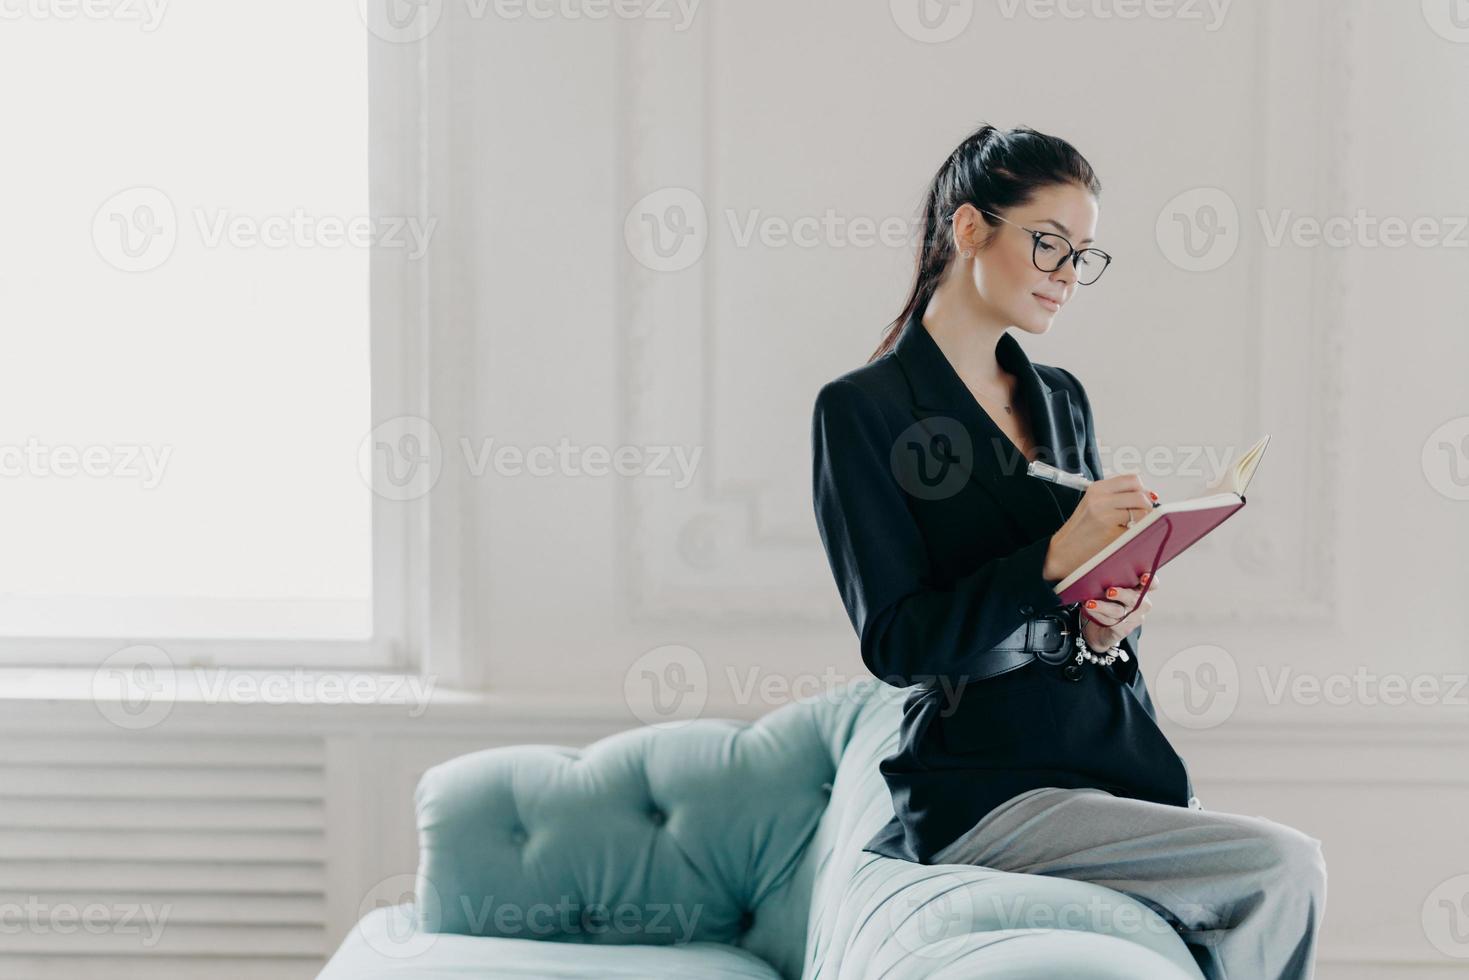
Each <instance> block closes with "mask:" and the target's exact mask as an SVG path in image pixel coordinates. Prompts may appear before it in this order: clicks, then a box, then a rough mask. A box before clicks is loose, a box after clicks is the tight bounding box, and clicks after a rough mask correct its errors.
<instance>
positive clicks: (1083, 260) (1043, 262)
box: [977, 209, 1112, 286]
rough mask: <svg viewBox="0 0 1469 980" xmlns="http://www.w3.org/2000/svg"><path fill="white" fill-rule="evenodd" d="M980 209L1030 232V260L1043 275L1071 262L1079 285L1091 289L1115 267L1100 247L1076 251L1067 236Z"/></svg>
mask: <svg viewBox="0 0 1469 980" xmlns="http://www.w3.org/2000/svg"><path fill="white" fill-rule="evenodd" d="M977 210H979V211H980V213H981V214H987V215H989V216H990V217H991V218H998V219H999V220H1000V221H1003V222H1005V224H1007V225H1015V227H1016V228H1019V229H1020V230H1021V231H1028V232H1030V237H1031V239H1032V242H1033V244H1032V245H1031V249H1030V261H1032V262H1034V263H1035V267H1036V268H1037V269H1039V270H1041V271H1042V272H1055V271H1056V270H1057V269H1059V268H1061V266H1063V265H1065V264H1066V261H1067V260H1068V259H1069V260H1070V261H1071V264H1072V268H1074V269H1075V270H1076V284H1077V285H1078V286H1090V285H1091V284H1092V283H1094V282H1096V281H1097V280H1098V279H1100V278H1102V273H1104V272H1106V271H1107V266H1109V265H1111V264H1112V256H1110V255H1108V254H1107V253H1106V252H1104V251H1102V250H1101V249H1099V248H1083V249H1077V248H1073V247H1072V245H1071V242H1070V241H1069V240H1068V239H1067V238H1066V237H1065V236H1064V235H1058V234H1056V233H1055V232H1053V231H1036V230H1035V229H1034V228H1027V227H1025V226H1024V225H1016V224H1015V222H1013V221H1010V220H1009V219H1007V218H1001V217H1000V216H999V215H998V214H995V213H994V212H993V211H985V210H983V209H977Z"/></svg>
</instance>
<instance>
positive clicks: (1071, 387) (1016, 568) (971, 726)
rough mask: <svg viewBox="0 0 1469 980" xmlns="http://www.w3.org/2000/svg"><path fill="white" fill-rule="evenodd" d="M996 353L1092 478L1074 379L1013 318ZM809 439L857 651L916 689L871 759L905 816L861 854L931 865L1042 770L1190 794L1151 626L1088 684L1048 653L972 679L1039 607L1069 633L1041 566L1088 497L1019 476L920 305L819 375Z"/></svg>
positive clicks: (1006, 443)
mask: <svg viewBox="0 0 1469 980" xmlns="http://www.w3.org/2000/svg"><path fill="white" fill-rule="evenodd" d="M995 353H996V356H997V357H998V359H999V362H1000V365H1001V366H1002V367H1004V368H1005V370H1006V371H1009V372H1010V373H1012V374H1014V375H1015V376H1016V377H1017V378H1018V379H1019V382H1020V385H1019V391H1020V395H1021V398H1022V399H1023V404H1024V409H1025V413H1026V416H1027V420H1028V422H1029V425H1030V427H1031V432H1032V437H1033V440H1034V442H1035V443H1036V444H1037V453H1038V454H1039V456H1040V458H1042V459H1044V460H1045V461H1046V462H1049V463H1052V464H1053V465H1056V466H1061V467H1063V468H1066V469H1070V470H1072V471H1074V472H1082V471H1084V472H1086V473H1087V474H1088V475H1089V476H1091V477H1092V478H1093V479H1100V478H1101V477H1102V472H1101V462H1100V458H1099V456H1098V453H1097V442H1096V434H1095V431H1094V429H1093V425H1092V412H1091V405H1090V403H1089V402H1088V401H1087V396H1086V391H1085V390H1084V389H1083V388H1082V386H1081V382H1079V381H1078V380H1077V379H1076V376H1075V375H1073V374H1072V373H1071V372H1069V371H1066V370H1065V369H1063V368H1057V367H1050V366H1047V365H1044V364H1033V363H1032V362H1031V361H1030V359H1029V358H1028V357H1026V355H1025V352H1024V351H1023V350H1022V349H1021V347H1020V344H1019V342H1018V341H1016V340H1015V338H1014V337H1012V336H1011V335H1010V334H1009V333H1008V332H1007V333H1005V334H1003V335H1001V337H1000V340H999V343H998V346H997V347H996V350H995ZM811 449H812V457H813V496H814V501H815V508H816V519H817V524H818V527H819V530H820V532H821V540H822V544H823V545H824V546H825V548H826V554H827V559H828V561H829V562H830V564H831V570H832V574H833V575H834V576H835V577H836V584H837V588H838V590H839V591H840V592H841V597H842V602H843V603H844V604H845V606H846V609H847V614H848V617H849V618H850V619H851V621H852V626H853V628H854V629H855V630H856V631H857V636H858V641H859V645H860V647H861V652H862V659H863V662H864V663H865V664H866V665H867V667H868V669H869V670H871V671H872V673H873V674H875V675H876V676H877V677H879V678H881V679H882V680H884V681H886V682H887V683H889V684H892V685H894V686H896V687H902V688H910V687H911V690H910V691H909V693H908V695H907V697H906V699H905V702H904V708H903V718H902V726H901V732H900V739H899V745H898V749H897V752H896V753H895V754H893V755H891V756H888V757H887V758H885V759H883V760H882V762H881V764H880V765H879V769H880V770H881V772H882V774H883V778H884V779H885V780H886V781H887V785H888V788H889V790H890V791H891V793H892V798H893V809H894V813H895V815H894V817H893V819H892V820H891V821H889V823H888V824H887V825H886V826H885V827H883V828H882V830H881V831H880V832H879V833H878V834H877V835H876V836H875V837H873V838H872V840H871V841H869V842H868V844H867V845H866V847H865V848H864V850H867V851H872V852H875V853H878V854H884V855H887V856H889V857H899V858H904V859H906V860H909V861H916V862H919V863H922V864H928V863H931V858H932V856H933V854H934V852H935V851H938V850H940V849H942V848H943V847H944V846H945V845H947V844H949V843H950V842H952V841H953V840H954V839H956V838H957V837H958V836H959V835H960V834H962V833H963V832H964V831H966V830H968V829H969V828H970V827H971V826H973V825H974V823H975V822H976V821H978V820H979V818H980V817H982V816H984V815H985V814H986V813H988V812H989V811H990V810H992V809H993V808H994V807H996V806H997V805H999V804H1000V803H1002V802H1004V801H1005V800H1008V799H1010V798H1011V797H1012V796H1014V795H1016V794H1017V793H1021V792H1024V791H1025V790H1028V789H1033V788H1037V787H1041V786H1061V787H1083V786H1093V787H1098V788H1100V789H1104V790H1107V791H1109V792H1111V793H1114V794H1116V795H1118V796H1127V797H1134V798H1138V799H1145V800H1151V801H1154V802H1157V803H1166V804H1173V805H1176V806H1187V805H1189V801H1190V799H1191V797H1192V796H1193V786H1192V783H1191V781H1190V779H1189V775H1188V769H1187V767H1186V765H1185V764H1184V762H1183V760H1182V759H1181V758H1180V757H1179V756H1178V754H1177V753H1176V752H1175V751H1174V750H1173V747H1172V745H1171V744H1169V741H1168V739H1167V737H1166V736H1165V735H1164V734H1163V732H1162V731H1161V730H1160V729H1159V727H1158V724H1157V715H1156V713H1155V712H1154V710H1153V704H1152V700H1151V699H1150V698H1149V697H1148V690H1147V685H1146V683H1145V682H1144V680H1143V675H1142V673H1141V672H1139V670H1138V661H1137V649H1138V641H1139V639H1140V638H1141V636H1142V627H1138V628H1137V629H1136V630H1134V631H1133V632H1132V633H1130V634H1129V635H1128V636H1127V637H1126V638H1125V639H1124V640H1123V648H1124V649H1125V650H1127V651H1128V655H1129V659H1128V660H1127V661H1122V660H1118V661H1116V662H1114V663H1113V664H1111V665H1110V666H1107V667H1101V666H1099V665H1096V664H1090V663H1088V664H1085V665H1083V669H1082V670H1081V672H1080V676H1079V677H1078V678H1077V679H1076V680H1068V679H1067V678H1066V676H1065V674H1064V673H1063V670H1062V668H1061V667H1060V666H1053V665H1051V664H1048V663H1045V662H1042V661H1036V660H1032V661H1031V662H1029V663H1026V664H1024V665H1023V666H1021V667H1019V668H1018V669H1011V670H1009V671H1007V672H1004V673H1001V674H998V675H996V676H992V677H988V678H987V679H979V680H976V679H974V675H976V674H983V673H985V672H986V671H985V670H984V667H985V664H986V654H987V653H989V652H990V649H991V648H992V647H993V646H995V644H997V643H998V642H999V641H1000V640H1002V639H1003V638H1005V637H1007V636H1008V635H1010V634H1011V633H1012V632H1013V631H1014V630H1015V629H1016V628H1017V627H1020V626H1021V625H1022V624H1024V623H1025V622H1026V620H1028V619H1030V618H1033V617H1038V616H1042V615H1044V614H1047V613H1049V614H1050V615H1058V616H1065V617H1067V619H1068V623H1069V625H1068V627H1067V628H1068V629H1069V630H1071V631H1073V632H1074V630H1075V629H1076V614H1077V613H1076V608H1075V606H1062V605H1061V604H1060V602H1059V599H1058V598H1057V596H1056V593H1055V591H1054V589H1053V586H1054V585H1055V584H1056V583H1055V581H1054V580H1047V579H1045V578H1044V577H1042V575H1041V569H1042V567H1043V565H1044V562H1045V554H1046V549H1047V548H1048V547H1049V545H1050V538H1051V535H1052V534H1053V533H1055V531H1056V530H1057V529H1058V528H1060V526H1061V525H1062V523H1064V521H1065V520H1066V519H1067V518H1068V517H1069V516H1070V515H1071V513H1072V512H1073V511H1074V510H1075V509H1076V505H1077V503H1078V502H1079V501H1080V500H1081V497H1082V494H1081V492H1080V491H1078V490H1073V489H1070V488H1068V487H1062V486H1058V485H1056V484H1051V483H1046V482H1044V481H1041V480H1037V479H1035V478H1033V477H1030V476H1027V475H1026V474H1025V463H1026V459H1025V457H1024V455H1023V454H1022V453H1021V452H1020V450H1019V448H1018V447H1017V446H1016V445H1015V444H1014V442H1012V441H1011V440H1010V439H1009V437H1007V436H1006V435H1005V434H1004V432H1003V430H1001V429H1000V427H999V426H998V425H996V424H995V422H994V420H993V419H991V418H990V416H989V415H988V413H986V412H985V410H984V409H983V408H982V407H981V406H980V405H979V403H978V402H977V401H975V399H974V397H973V395H971V394H970V392H969V389H968V388H967V387H966V386H965V385H964V382H963V381H962V380H961V379H960V378H959V375H958V374H957V373H956V372H955V371H954V369H953V366H952V365H951V364H950V363H949V361H948V358H947V357H946V356H945V355H944V353H943V351H941V350H940V349H939V347H938V345H937V344H936V343H935V342H934V339H933V337H932V336H931V335H930V334H929V332H928V330H927V329H926V328H924V326H923V324H922V322H921V320H920V319H919V315H918V314H915V315H914V316H913V317H912V318H910V319H909V321H908V322H907V323H906V324H905V326H904V327H903V330H902V333H901V335H900V336H899V339H898V341H897V345H896V346H895V347H894V349H892V350H890V351H888V352H887V353H886V354H884V355H883V356H882V357H879V358H878V359H877V360H875V361H873V362H872V363H870V364H867V365H864V366H862V367H859V368H856V369H855V370H852V371H849V372H847V373H846V374H843V375H841V376H840V377H838V378H836V379H834V380H832V381H830V382H828V383H827V384H825V385H823V386H822V388H821V390H820V392H819V393H818V394H817V396H816V405H815V410H814V413H813V418H812V424H811ZM1118 584H1123V583H1118ZM1127 584H1132V583H1127ZM1065 640H1066V642H1067V643H1070V642H1071V640H1072V638H1071V636H1067V637H1066V638H1065ZM990 662H991V663H992V664H993V663H994V661H993V660H992V661H990ZM1072 673H1073V674H1075V673H1076V672H1075V671H1073V672H1072Z"/></svg>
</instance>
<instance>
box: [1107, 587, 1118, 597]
mask: <svg viewBox="0 0 1469 980" xmlns="http://www.w3.org/2000/svg"><path fill="white" fill-rule="evenodd" d="M1107 598H1108V599H1115V598H1117V590H1116V589H1108V590H1107Z"/></svg>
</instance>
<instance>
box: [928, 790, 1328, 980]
mask: <svg viewBox="0 0 1469 980" xmlns="http://www.w3.org/2000/svg"><path fill="white" fill-rule="evenodd" d="M1195 802H1197V801H1195ZM932 863H933V864H972V865H979V866H981V867H986V868H994V869H996V870H999V871H1015V872H1023V873H1027V874H1040V875H1055V876H1058V877H1062V878H1074V879H1077V880H1080V881H1090V882H1094V883H1096V884H1099V885H1105V886H1107V887H1108V888H1112V889H1114V890H1116V891H1119V892H1123V893H1125V894H1128V895H1131V896H1133V897H1134V898H1136V899H1138V900H1139V901H1141V902H1143V903H1144V904H1146V905H1148V906H1150V907H1152V908H1153V909H1154V910H1156V911H1157V912H1158V913H1159V914H1160V915H1161V916H1162V917H1163V918H1164V919H1165V920H1167V922H1168V923H1169V924H1170V925H1171V926H1173V928H1174V929H1175V930H1176V931H1177V932H1178V934H1179V936H1180V937H1181V938H1182V939H1183V940H1184V942H1185V943H1187V944H1188V947H1189V949H1190V951H1191V952H1192V953H1193V955H1194V959H1195V960H1196V961H1197V962H1198V964H1199V969H1200V970H1201V971H1202V972H1203V974H1204V976H1205V977H1207V978H1209V980H1310V978H1311V976H1312V974H1313V971H1314V960H1315V949H1316V934H1317V931H1318V930H1319V929H1320V927H1321V917H1322V914H1323V912H1324V910H1325V905H1326V862H1325V860H1324V858H1323V857H1322V854H1321V841H1319V840H1317V839H1316V838H1314V837H1311V836H1308V835H1307V834H1304V833H1302V832H1301V831H1299V830H1296V829H1294V828H1292V827H1288V826H1285V825H1284V824H1279V823H1275V822H1274V821H1272V820H1268V819H1266V818H1265V817H1249V816H1242V815H1240V814H1235V813H1216V812H1214V811H1212V810H1202V809H1193V808H1190V807H1179V806H1168V805H1166V804H1162V803H1150V802H1147V801H1145V800H1134V799H1128V798H1126V797H1120V796H1114V795H1113V794H1111V793H1109V792H1107V791H1106V790H1102V789H1062V788H1059V787H1054V786H1047V787H1042V788H1040V789H1034V790H1029V791H1027V792H1025V793H1021V794H1019V795H1018V796H1015V797H1012V798H1011V799H1009V800H1007V801H1006V802H1004V803H1002V804H1000V805H999V806H998V807H996V808H995V809H994V810H993V811H991V812H990V813H988V814H986V815H985V816H984V818H983V819H981V820H980V821H979V823H977V824H975V825H974V826H973V827H971V828H970V829H969V830H968V831H966V832H965V833H964V834H963V835H962V836H961V837H959V839H958V840H956V841H954V842H953V843H952V844H950V845H949V846H947V847H945V848H944V849H943V850H941V851H939V852H938V853H937V854H935V855H934V857H933V861H932Z"/></svg>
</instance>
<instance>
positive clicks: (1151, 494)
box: [1148, 490, 1158, 500]
mask: <svg viewBox="0 0 1469 980" xmlns="http://www.w3.org/2000/svg"><path fill="white" fill-rule="evenodd" d="M1148 496H1149V497H1152V498H1153V499H1154V500H1157V499H1158V495H1157V494H1156V493H1154V492H1153V491H1151V490H1149V491H1148Z"/></svg>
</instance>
